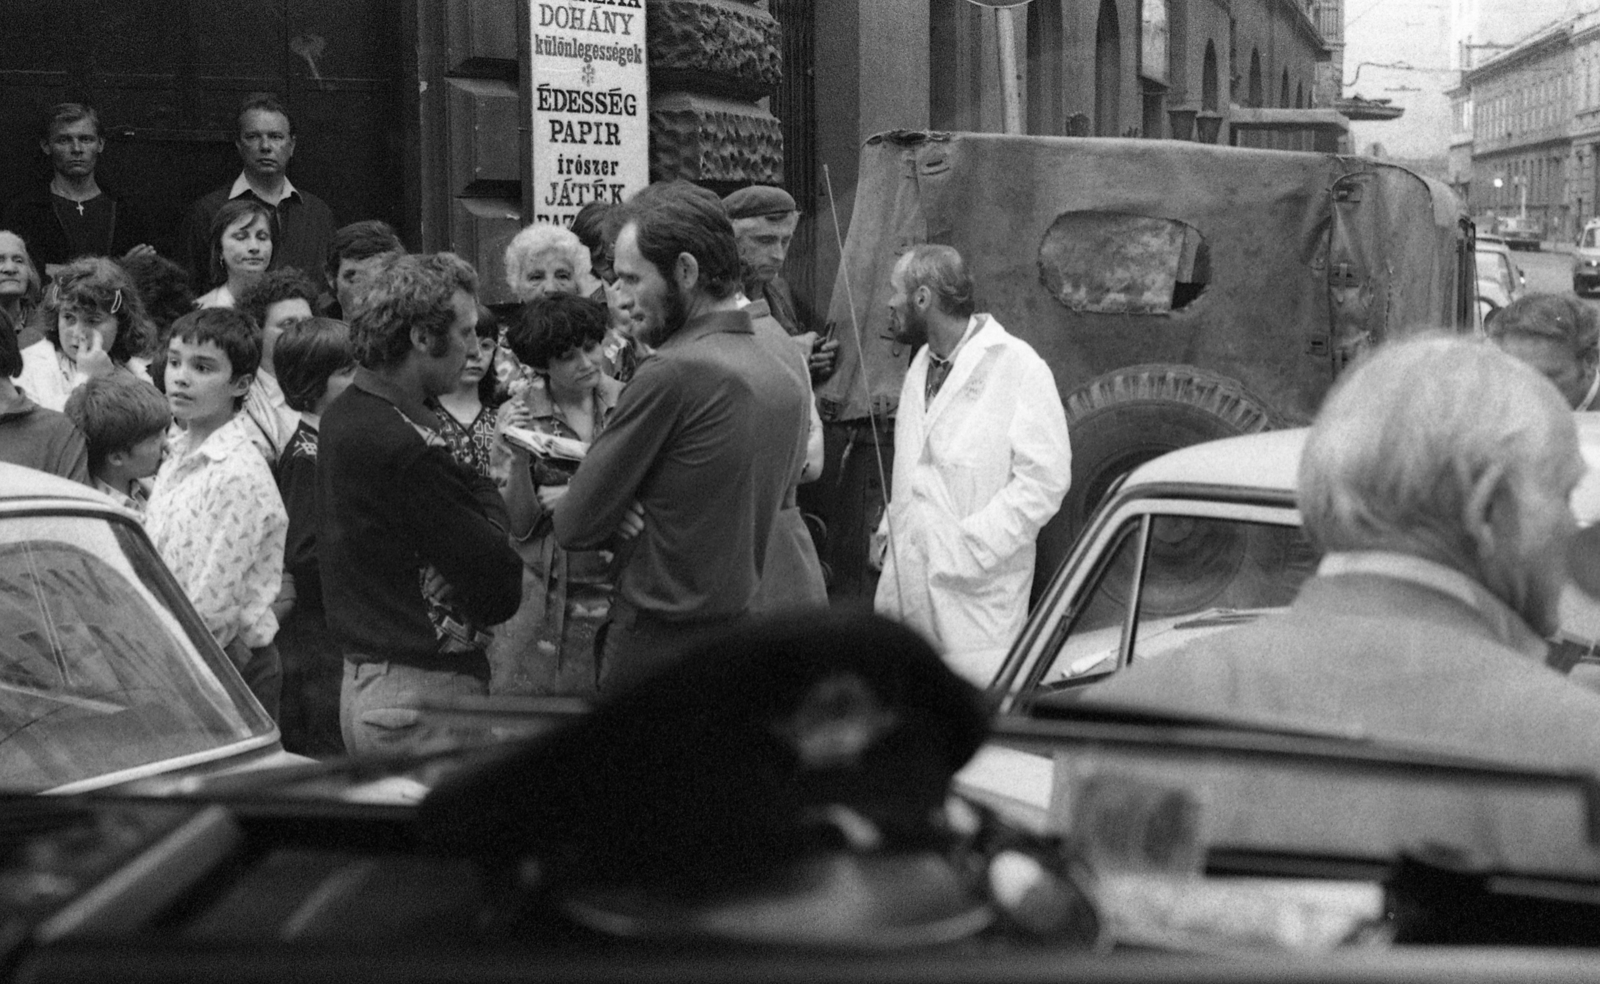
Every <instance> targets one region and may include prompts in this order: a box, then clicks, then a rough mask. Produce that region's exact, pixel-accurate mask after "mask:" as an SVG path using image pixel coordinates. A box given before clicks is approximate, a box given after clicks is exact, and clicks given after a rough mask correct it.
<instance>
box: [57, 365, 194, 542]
mask: <svg viewBox="0 0 1600 984" xmlns="http://www.w3.org/2000/svg"><path fill="white" fill-rule="evenodd" d="M67 416H68V417H69V418H70V419H71V420H72V422H73V423H74V424H76V425H77V427H78V430H80V431H82V432H83V436H84V439H85V440H87V441H88V443H89V476H90V478H92V479H93V480H94V487H95V488H97V489H99V490H100V491H101V492H104V493H105V494H106V495H109V496H110V497H111V498H113V499H115V500H116V501H117V502H119V503H121V504H122V505H124V506H127V507H128V508H129V509H132V510H133V511H134V512H136V513H139V514H140V515H141V516H142V515H144V509H145V503H146V502H147V501H148V500H149V498H150V492H149V488H148V485H147V482H146V479H149V478H153V477H154V476H155V473H156V469H158V468H160V467H161V454H162V451H163V450H164V449H165V447H166V440H167V427H168V426H169V425H170V424H171V423H172V412H171V411H170V410H168V409H167V401H166V398H165V397H163V396H162V395H161V392H160V391H159V390H157V389H156V388H155V387H154V386H152V385H151V384H150V383H148V382H146V381H144V380H143V379H139V378H137V377H135V376H132V375H128V374H124V373H117V374H115V375H111V376H91V377H89V378H88V379H86V380H84V382H83V384H82V385H81V386H79V387H78V388H77V389H75V390H73V391H72V395H71V396H69V397H67Z"/></svg>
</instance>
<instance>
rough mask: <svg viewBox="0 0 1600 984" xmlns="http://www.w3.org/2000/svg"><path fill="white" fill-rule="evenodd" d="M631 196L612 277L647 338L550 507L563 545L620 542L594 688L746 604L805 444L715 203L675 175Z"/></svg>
mask: <svg viewBox="0 0 1600 984" xmlns="http://www.w3.org/2000/svg"><path fill="white" fill-rule="evenodd" d="M625 208H626V212H625V220H624V223H623V225H622V228H621V231H620V232H619V233H618V234H617V244H616V255H615V259H614V262H613V270H614V272H615V274H616V277H617V281H616V284H615V287H614V290H615V293H616V296H617V299H618V304H619V306H620V307H621V309H622V310H623V311H624V312H626V313H627V315H628V316H629V317H630V318H631V319H632V321H633V323H634V337H635V338H637V339H638V340H639V341H641V342H643V343H644V344H645V345H647V346H649V347H651V348H653V349H654V350H655V351H654V354H653V355H651V357H650V358H648V359H646V360H645V361H643V362H641V363H640V364H639V368H638V370H637V371H636V372H635V373H634V376H633V380H632V381H631V382H629V383H628V385H627V387H626V388H625V389H623V391H622V396H621V397H620V398H619V399H618V401H617V405H616V408H615V409H614V410H613V411H612V413H611V417H610V418H609V419H608V420H607V422H606V425H605V429H604V430H603V431H601V433H600V434H599V436H598V437H596V438H595V440H594V444H593V445H592V446H591V447H590V448H589V450H588V453H587V455H586V457H585V458H584V461H583V463H582V464H581V465H579V466H578V470H577V473H576V474H575V475H574V476H573V478H572V481H571V482H570V483H569V484H568V486H567V494H566V496H565V497H564V498H563V499H562V500H561V501H560V502H558V503H557V504H556V506H555V514H554V524H555V534H556V540H557V541H558V542H559V543H560V544H561V545H562V546H563V547H566V548H567V549H569V550H593V549H598V548H602V547H610V546H615V547H617V548H618V549H619V552H620V553H621V554H622V560H621V563H620V571H619V573H618V576H617V592H616V596H615V598H614V599H613V601H612V604H611V611H610V614H609V616H608V617H607V621H606V623H605V624H604V625H603V626H602V627H601V629H600V636H599V639H598V642H597V644H598V646H599V649H600V652H599V658H600V667H599V685H600V690H601V692H602V693H610V692H615V691H617V690H619V689H621V688H623V687H626V686H627V685H628V684H629V683H630V682H634V681H638V680H640V679H642V678H643V677H645V676H648V675H650V674H651V673H653V672H654V671H655V670H656V669H658V668H660V667H661V666H663V665H664V664H666V663H668V662H670V661H672V660H673V659H674V658H675V657H676V656H677V654H678V653H679V652H680V651H681V650H682V649H684V648H686V647H687V646H690V645H693V644H695V643H697V642H700V641H702V640H704V639H705V638H706V637H707V636H709V635H712V634H715V633H716V632H717V631H719V630H721V629H723V628H725V627H727V626H730V625H732V624H733V623H735V622H737V621H738V620H740V619H742V618H744V617H745V614H746V612H747V611H748V609H749V607H750V603H751V600H752V598H754V597H755V593H756V587H757V585H758V584H759V582H760V580H761V575H762V570H763V568H764V566H765V564H766V556H767V545H768V542H769V540H770V538H771V533H772V529H773V521H774V518H775V517H776V516H777V513H778V510H779V509H780V508H781V507H782V506H783V504H784V499H785V494H786V493H787V492H788V489H789V486H790V484H791V481H792V479H793V476H794V475H796V474H798V473H799V471H800V467H801V465H802V463H803V462H804V459H805V453H806V446H805V437H804V435H805V433H806V405H807V393H806V388H805V384H804V381H803V379H802V378H801V376H800V374H799V373H798V372H796V371H793V370H792V369H791V367H789V366H786V365H785V364H784V362H783V360H782V359H781V358H780V357H779V355H778V354H777V353H775V352H774V351H773V350H772V349H771V348H770V347H769V346H767V345H765V344H763V342H762V341H760V340H759V339H757V337H756V335H755V332H754V330H753V328H752V326H751V322H750V316H749V314H747V313H746V312H745V311H744V310H742V309H741V308H740V307H739V299H738V298H739V250H738V246H737V245H736V244H735V242H734V236H733V226H732V225H731V223H730V222H729V221H728V217H727V213H726V212H725V211H724V210H723V208H722V204H721V202H719V201H718V200H717V199H716V196H714V195H707V194H705V193H704V192H703V191H699V190H697V189H694V188H693V187H692V186H688V185H686V184H683V183H674V184H666V185H655V186H651V187H650V188H647V189H645V190H644V191H643V192H640V193H639V194H638V195H637V196H635V197H634V199H633V200H631V201H630V202H629V203H628V204H627V206H625ZM796 361H798V360H796ZM619 540H620V541H624V542H622V543H621V544H620V545H619Z"/></svg>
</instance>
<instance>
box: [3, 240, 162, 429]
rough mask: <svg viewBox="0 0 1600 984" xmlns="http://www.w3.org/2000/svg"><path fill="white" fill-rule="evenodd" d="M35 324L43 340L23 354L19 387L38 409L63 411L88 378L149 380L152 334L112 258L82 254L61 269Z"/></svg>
mask: <svg viewBox="0 0 1600 984" xmlns="http://www.w3.org/2000/svg"><path fill="white" fill-rule="evenodd" d="M36 321H37V323H38V324H39V325H40V327H41V328H42V330H43V332H44V338H42V339H40V340H39V341H37V342H35V343H33V344H32V345H29V346H28V347H27V348H24V349H23V350H22V374H21V375H20V376H18V377H17V385H18V386H20V387H21V388H22V390H23V392H25V393H27V394H28V396H29V398H30V399H32V400H33V401H34V402H35V403H37V404H39V405H40V406H42V407H47V408H48V409H51V410H56V411H60V410H62V409H64V408H65V407H66V405H67V396H68V395H69V394H71V392H72V391H73V390H74V389H76V388H77V386H78V384H79V383H81V382H83V381H84V380H85V379H88V378H89V377H90V376H104V375H107V374H109V373H114V372H125V373H133V374H134V375H136V376H138V377H139V378H141V379H149V378H150V361H149V359H148V358H147V356H148V354H149V351H150V345H151V342H152V341H153V340H154V331H153V330H152V327H151V325H150V319H149V318H147V317H146V316H145V311H144V302H143V300H141V299H140V297H139V292H138V290H136V289H135V288H134V286H133V279H132V278H131V277H129V276H128V274H127V272H126V271H124V270H123V269H122V267H121V266H119V265H118V264H117V262H116V261H115V260H109V259H107V258H105V257H103V256H85V257H82V258H81V259H76V260H73V261H72V262H71V263H68V264H67V265H65V266H63V267H62V268H61V269H60V271H59V272H58V273H57V274H56V280H55V284H54V285H53V286H52V287H51V288H50V291H49V293H47V294H46V295H45V300H44V304H43V305H42V306H41V307H40V308H39V312H38V316H37V319H36Z"/></svg>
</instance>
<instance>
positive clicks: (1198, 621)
mask: <svg viewBox="0 0 1600 984" xmlns="http://www.w3.org/2000/svg"><path fill="white" fill-rule="evenodd" d="M1574 420H1575V421H1576V422H1577V427H1578V434H1579V440H1580V446H1581V448H1582V452H1583V455H1584V459H1585V461H1586V462H1587V463H1588V465H1589V469H1590V470H1589V472H1588V473H1587V474H1586V476H1585V478H1584V480H1583V481H1582V482H1581V483H1580V484H1579V486H1578V488H1577V490H1576V491H1575V492H1574V494H1573V508H1574V511H1575V513H1576V514H1577V516H1578V518H1579V520H1580V522H1583V523H1585V524H1592V523H1594V522H1596V521H1600V414H1594V413H1578V414H1574ZM1306 434H1307V430H1305V429H1290V430H1280V431H1268V432H1265V433H1262V434H1255V435H1247V436H1243V437H1237V438H1228V439H1225V440H1221V441H1213V442H1208V443H1205V444H1199V445H1194V446H1192V447H1189V448H1185V449H1181V450H1178V451H1174V452H1171V453H1169V454H1166V455H1163V456H1162V457H1160V458H1157V459H1155V460H1153V461H1151V462H1148V463H1147V464H1145V465H1142V466H1140V467H1139V468H1137V469H1135V470H1134V471H1133V472H1131V473H1130V474H1129V475H1128V476H1127V478H1126V480H1125V481H1124V482H1123V483H1122V484H1121V485H1120V486H1118V487H1117V489H1116V490H1115V492H1114V493H1113V494H1112V495H1109V496H1108V497H1107V499H1106V501H1105V502H1104V504H1103V505H1102V506H1101V508H1100V509H1099V511H1098V512H1097V513H1096V515H1095V518H1094V521H1093V522H1092V523H1091V525H1090V526H1089V528H1088V529H1087V530H1086V531H1085V533H1084V536H1083V537H1082V538H1081V539H1080V540H1079V541H1078V543H1077V544H1076V545H1075V546H1074V548H1073V550H1072V553H1071V554H1070V555H1069V557H1068V559H1067V561H1066V562H1065V563H1063V564H1062V565H1061V567H1060V568H1059V570H1058V571H1057V573H1056V575H1055V577H1054V579H1053V580H1052V581H1051V584H1050V587H1049V589H1048V590H1047V592H1046V594H1045V596H1044V597H1043V598H1042V599H1041V601H1040V603H1039V605H1038V606H1037V607H1036V608H1035V609H1034V611H1033V612H1032V614H1031V615H1030V616H1029V619H1028V622H1027V623H1026V625H1025V626H1024V628H1023V630H1022V632H1021V634H1020V635H1019V636H1018V638H1017V640H1016V642H1015V644H1014V645H1013V646H1012V648H1011V651H1010V653H1009V654H1008V655H1007V657H1006V660H1005V662H1004V664H1003V666H1002V668H1001V670H1000V671H999V673H998V675H997V677H996V679H995V681H994V682H993V683H992V684H991V697H992V699H993V700H994V701H995V702H996V704H997V705H998V706H999V707H1000V708H1001V709H1002V712H1003V713H1025V711H1026V708H1027V707H1028V706H1029V704H1030V703H1032V702H1034V701H1036V700H1037V699H1039V698H1040V697H1041V696H1043V695H1047V694H1053V693H1058V692H1062V691H1070V690H1074V689H1078V688H1082V687H1092V686H1093V685H1094V684H1095V683H1096V682H1098V681H1101V680H1104V679H1107V678H1108V677H1110V676H1111V675H1112V674H1114V673H1117V672H1118V671H1120V670H1122V669H1123V668H1125V667H1126V666H1127V665H1128V664H1129V663H1131V662H1133V661H1135V660H1142V659H1161V658H1165V657H1166V656H1167V655H1168V654H1169V653H1171V652H1172V651H1173V650H1175V649H1177V648H1178V647H1180V646H1182V645H1183V644H1185V643H1187V642H1190V641H1192V640H1195V639H1198V638H1202V637H1204V636H1206V635H1210V634H1212V633H1216V632H1222V631H1225V630H1227V629H1229V628H1232V627H1234V626H1237V625H1242V624H1245V623H1248V622H1253V621H1256V620H1259V619H1263V618H1270V617H1271V616H1272V615H1273V614H1274V613H1275V612H1278V611H1281V610H1282V609H1284V608H1286V607H1287V606H1288V605H1289V603H1290V602H1291V601H1292V600H1293V599H1294V597H1295V595H1296V594H1297V593H1298V591H1299V588H1300V585H1301V584H1302V583H1303V582H1304V581H1305V580H1306V579H1307V578H1309V577H1310V576H1311V575H1312V574H1313V573H1314V572H1315V571H1316V568H1317V564H1318V562H1319V561H1320V559H1321V558H1320V554H1319V552H1318V550H1317V548H1316V547H1315V546H1314V545H1313V544H1312V543H1311V541H1310V540H1309V539H1307V538H1306V536H1305V534H1304V531H1303V530H1302V528H1301V524H1300V513H1299V510H1298V509H1297V508H1296V506H1295V487H1296V470H1297V468H1298V465H1299V459H1300V449H1301V447H1302V446H1303V445H1304V443H1305V438H1306ZM1554 642H1555V645H1554V647H1553V649H1552V656H1551V659H1552V661H1553V662H1555V663H1556V664H1558V665H1560V666H1561V667H1562V668H1564V669H1570V670H1571V671H1572V672H1573V673H1574V674H1575V676H1577V677H1578V678H1580V679H1585V680H1587V679H1589V677H1590V674H1591V673H1593V672H1597V671H1600V663H1597V662H1595V661H1596V656H1595V653H1596V651H1597V648H1600V605H1596V604H1595V603H1593V602H1591V601H1589V600H1588V599H1587V598H1586V596H1584V595H1582V594H1581V593H1580V592H1578V591H1577V590H1576V589H1573V588H1569V589H1568V590H1567V592H1566V593H1565V595H1564V596H1563V599H1562V628H1561V632H1560V633H1559V634H1558V636H1557V638H1556V639H1555V640H1554Z"/></svg>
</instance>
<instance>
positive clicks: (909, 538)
mask: <svg viewBox="0 0 1600 984" xmlns="http://www.w3.org/2000/svg"><path fill="white" fill-rule="evenodd" d="M890 286H891V287H892V288H893V291H894V293H893V296H891V297H890V298H889V320H890V329H891V331H892V333H893V335H894V337H895V339H896V340H897V341H899V342H902V343H904V344H908V345H913V346H915V345H922V349H921V350H920V351H918V352H917V354H916V356H915V357H914V358H913V359H912V360H911V368H910V369H909V370H907V372H906V379H905V385H904V387H903V388H902V389H901V391H900V407H899V410H898V412H897V415H896V419H895V432H894V479H893V496H892V498H891V500H890V502H889V508H888V510H887V511H886V513H885V516H884V522H883V524H882V525H881V526H880V527H879V528H878V534H879V537H880V546H881V547H882V548H883V573H882V576H881V577H880V578H879V580H878V593H877V600H876V603H875V606H874V607H875V608H876V609H877V611H879V612H880V613H882V614H884V615H887V616H889V617H891V618H897V619H899V620H900V621H902V622H904V623H906V624H907V625H910V626H911V627H913V628H915V629H917V630H919V631H921V632H922V633H924V634H925V635H927V636H928V637H929V638H930V639H931V640H932V641H933V642H934V644H935V645H937V646H938V647H939V649H940V650H941V651H942V652H943V653H944V657H945V660H946V662H948V663H949V664H950V666H951V667H952V668H954V669H955V670H956V672H958V673H960V674H961V675H962V676H964V677H966V678H967V679H968V680H970V681H972V682H973V683H975V684H977V685H978V686H984V685H986V684H987V683H988V682H989V681H990V679H991V678H992V677H993V676H994V672H995V670H996V669H998V668H999V665H1000V662H1001V660H1002V659H1003V658H1004V657H1005V654H1006V650H1007V649H1008V648H1009V647H1010V645H1011V642H1012V640H1014V639H1015V638H1016V636H1017V633H1018V632H1019V631H1021V629H1022V624H1023V622H1024V621H1025V620H1026V619H1027V615H1028V590H1029V586H1030V585H1031V584H1032V583H1033V561H1034V553H1035V548H1034V541H1035V539H1036V538H1037V537H1038V534H1039V529H1040V527H1042V526H1044V524H1045V523H1046V522H1048V521H1049V519H1050V517H1051V516H1054V515H1055V513H1056V510H1057V509H1058V508H1060V506H1061V498H1062V496H1064V495H1065V494H1066V491H1067V485H1068V483H1069V482H1070V481H1071V479H1072V451H1071V448H1070V446H1069V444H1068V442H1067V421H1066V415H1065V413H1064V412H1063V410H1062V407H1061V398H1060V396H1059V395H1058V394H1057V392H1056V383H1055V377H1054V376H1052V375H1051V373H1050V367H1049V366H1047V365H1045V363H1044V360H1043V359H1041V358H1039V356H1038V353H1036V352H1034V350H1033V349H1032V348H1031V347H1030V346H1029V345H1028V344H1027V343H1026V342H1023V341H1022V340H1021V339H1018V338H1015V337H1013V336H1012V335H1010V334H1009V333H1007V332H1006V330H1005V329H1004V328H1003V327H1001V325H1000V323H999V322H998V321H996V320H995V319H994V318H993V317H992V316H990V315H987V314H975V313H974V302H973V288H972V278H971V276H970V275H969V274H968V273H967V268H966V264H965V263H964V262H963V261H962V259H961V254H960V253H958V252H956V251H955V250H954V249H952V248H951V247H949V246H937V245H919V246H915V247H913V248H912V249H911V250H910V251H909V252H907V253H906V254H905V255H904V256H902V257H901V258H900V261H899V262H898V263H897V264H895V268H894V273H893V274H892V276H891V278H890ZM924 343H926V344H924ZM885 541H886V542H885Z"/></svg>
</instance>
